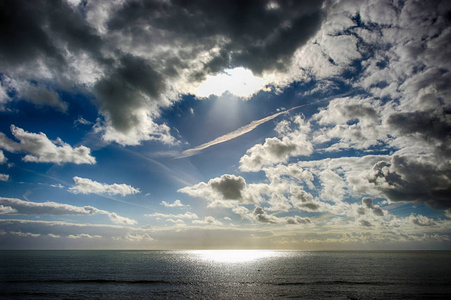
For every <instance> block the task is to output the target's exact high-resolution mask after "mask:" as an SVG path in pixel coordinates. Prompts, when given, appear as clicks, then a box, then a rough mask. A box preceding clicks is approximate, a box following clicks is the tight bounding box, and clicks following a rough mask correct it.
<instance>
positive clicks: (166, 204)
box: [160, 200, 187, 207]
mask: <svg viewBox="0 0 451 300" xmlns="http://www.w3.org/2000/svg"><path fill="white" fill-rule="evenodd" d="M160 204H161V205H163V206H165V207H186V206H187V205H185V204H183V203H182V202H181V201H180V200H175V201H174V203H168V202H166V201H161V203H160Z"/></svg>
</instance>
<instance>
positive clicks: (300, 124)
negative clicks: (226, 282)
mask: <svg viewBox="0 0 451 300" xmlns="http://www.w3.org/2000/svg"><path fill="white" fill-rule="evenodd" d="M0 23H1V24H0V249H299V250H350V249H352V250H380V249H387V250H390V249H393V250H400V249H407V250H419V249H447V250H451V230H450V229H451V98H450V96H451V84H450V82H451V44H450V42H449V41H450V40H451V2H450V1H413V0H406V1H402V0H394V1H388V0H387V1H385V0H378V1H372V0H367V1H360V0H358V1H357V0H343V1H340V0H324V1H319V0H318V1H303V0H302V1H283V0H278V1H275V0H274V1H273V0H270V1H264V0H249V1H248V0H246V1H243V0H231V1H207V0H193V1H181V0H149V1H143V0H133V1H128V0H114V1H89V0H84V1H78V0H67V1H65V0H61V1H58V0H53V1H50V0H49V1H18V0H4V1H1V2H0Z"/></svg>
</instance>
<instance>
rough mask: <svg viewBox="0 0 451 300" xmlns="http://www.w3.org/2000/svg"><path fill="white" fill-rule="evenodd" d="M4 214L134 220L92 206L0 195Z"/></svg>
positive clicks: (122, 222)
mask: <svg viewBox="0 0 451 300" xmlns="http://www.w3.org/2000/svg"><path fill="white" fill-rule="evenodd" d="M0 204H1V206H2V210H3V213H4V214H18V215H56V216H58V215H95V214H102V215H107V216H108V218H109V219H110V220H111V222H113V223H115V224H122V225H134V224H136V223H137V222H136V221H135V220H132V219H129V218H125V217H122V216H119V215H117V214H116V213H114V212H108V211H105V210H100V209H97V208H95V207H92V206H74V205H70V204H62V203H57V202H50V201H48V202H42V203H37V202H31V201H23V200H20V199H15V198H3V197H0Z"/></svg>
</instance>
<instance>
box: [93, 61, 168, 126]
mask: <svg viewBox="0 0 451 300" xmlns="http://www.w3.org/2000/svg"><path fill="white" fill-rule="evenodd" d="M164 89H165V83H164V80H163V78H162V76H161V75H160V74H159V73H158V72H157V71H155V70H154V69H153V68H152V66H150V65H149V64H148V63H147V61H146V60H145V59H143V58H140V57H137V56H133V55H130V54H129V55H124V56H122V57H121V58H120V59H119V66H118V67H117V68H116V69H113V70H112V71H111V74H110V75H109V76H106V77H104V78H103V79H101V80H100V81H98V82H97V84H96V85H95V87H94V91H95V93H96V95H97V97H98V99H99V100H100V107H101V109H102V110H103V111H104V112H106V113H108V114H109V116H110V118H111V122H112V125H113V126H114V128H115V129H116V130H118V131H122V132H127V131H128V130H129V129H130V128H132V127H134V126H136V125H138V124H139V120H138V119H137V116H136V115H135V114H134V112H135V111H136V110H137V109H139V108H142V107H145V106H149V107H152V106H154V107H156V106H158V98H159V96H160V93H161V92H162V91H163V90H164ZM151 101H153V102H154V103H150V102H151Z"/></svg>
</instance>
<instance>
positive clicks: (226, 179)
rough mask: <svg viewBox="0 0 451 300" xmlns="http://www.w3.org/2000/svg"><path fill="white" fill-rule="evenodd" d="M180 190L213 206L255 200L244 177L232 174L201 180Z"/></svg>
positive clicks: (231, 204) (228, 205)
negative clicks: (206, 180)
mask: <svg viewBox="0 0 451 300" xmlns="http://www.w3.org/2000/svg"><path fill="white" fill-rule="evenodd" d="M178 192H180V193H185V194H188V195H190V196H192V197H199V198H203V199H206V200H207V201H209V202H210V206H212V207H214V206H224V207H233V206H235V204H236V203H238V202H243V203H252V202H253V201H254V199H253V195H252V193H251V192H250V190H249V189H248V186H247V185H246V181H245V180H244V178H243V177H241V176H235V175H230V174H224V175H222V176H221V177H217V178H213V179H210V180H209V181H208V183H205V182H200V183H198V184H195V185H193V186H187V187H184V188H181V189H179V190H178Z"/></svg>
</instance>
